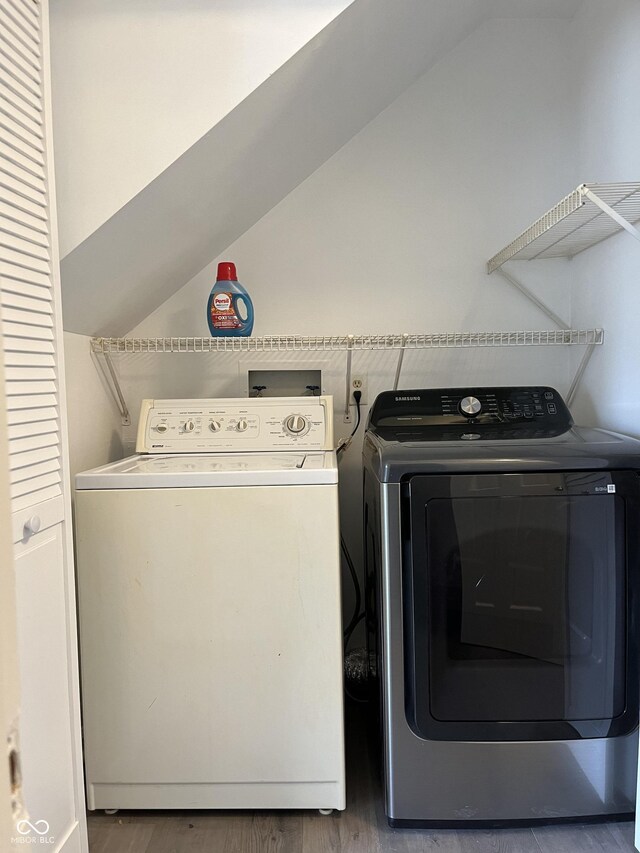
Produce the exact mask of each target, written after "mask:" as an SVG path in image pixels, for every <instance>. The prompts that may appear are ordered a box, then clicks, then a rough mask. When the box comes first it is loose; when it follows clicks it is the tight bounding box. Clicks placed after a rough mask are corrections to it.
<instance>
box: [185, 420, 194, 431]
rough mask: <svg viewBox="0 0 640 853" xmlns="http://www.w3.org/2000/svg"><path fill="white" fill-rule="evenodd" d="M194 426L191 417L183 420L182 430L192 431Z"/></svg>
mask: <svg viewBox="0 0 640 853" xmlns="http://www.w3.org/2000/svg"><path fill="white" fill-rule="evenodd" d="M195 428H196V425H195V422H194V421H192V420H191V419H189V420H188V421H185V422H184V431H185V432H193V431H194V429H195Z"/></svg>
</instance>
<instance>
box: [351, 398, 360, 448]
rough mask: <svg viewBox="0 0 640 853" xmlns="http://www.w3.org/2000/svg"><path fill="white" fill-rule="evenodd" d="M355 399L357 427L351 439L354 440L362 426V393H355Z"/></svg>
mask: <svg viewBox="0 0 640 853" xmlns="http://www.w3.org/2000/svg"><path fill="white" fill-rule="evenodd" d="M353 399H354V400H355V401H356V425H355V426H354V428H353V430H352V432H351V435H350V436H349V438H353V436H354V435H355V434H356V433H357V431H358V427H359V426H360V400H362V391H354V392H353Z"/></svg>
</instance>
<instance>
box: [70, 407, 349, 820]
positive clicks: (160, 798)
mask: <svg viewBox="0 0 640 853" xmlns="http://www.w3.org/2000/svg"><path fill="white" fill-rule="evenodd" d="M136 450H137V451H138V452H137V454H136V455H135V456H132V457H130V458H128V459H123V460H121V461H119V462H115V463H113V464H110V465H105V466H103V467H101V468H96V469H94V470H92V471H87V472H84V473H82V474H78V475H77V477H76V543H77V562H78V587H79V611H80V639H81V650H82V654H81V662H82V691H83V697H82V699H83V712H84V742H85V762H86V777H87V792H88V801H89V807H90V808H92V809H96V808H104V809H118V808H136V809H153V808H185V809H193V808H224V809H228V808H321V809H332V808H336V809H343V808H344V806H345V781H344V729H343V699H342V621H341V607H340V562H339V532H338V471H337V464H336V456H335V453H334V451H333V428H332V401H331V398H330V397H299V398H291V397H290V398H258V399H219V400H145V401H144V403H143V406H142V412H141V417H140V426H139V430H138V441H137V447H136Z"/></svg>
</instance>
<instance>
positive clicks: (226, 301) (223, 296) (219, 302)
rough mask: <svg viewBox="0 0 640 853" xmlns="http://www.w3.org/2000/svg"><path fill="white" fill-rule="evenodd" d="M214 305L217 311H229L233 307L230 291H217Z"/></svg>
mask: <svg viewBox="0 0 640 853" xmlns="http://www.w3.org/2000/svg"><path fill="white" fill-rule="evenodd" d="M213 305H214V308H215V309H216V311H228V310H229V309H230V308H231V295H230V294H229V293H216V295H215V296H214V297H213Z"/></svg>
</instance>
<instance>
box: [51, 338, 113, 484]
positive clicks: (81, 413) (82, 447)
mask: <svg viewBox="0 0 640 853" xmlns="http://www.w3.org/2000/svg"><path fill="white" fill-rule="evenodd" d="M64 358H65V377H66V390H67V419H68V426H69V467H70V472H71V484H72V485H73V482H74V477H75V475H76V474H77V473H78V472H79V471H85V470H86V469H87V468H93V467H95V466H97V465H104V464H106V463H107V462H110V461H111V460H113V459H119V458H120V457H121V456H122V455H123V450H122V426H121V421H120V417H119V415H118V412H117V409H116V406H115V403H114V402H113V400H112V398H111V396H110V395H109V391H108V390H107V387H106V384H105V382H104V380H103V379H102V376H101V374H100V373H99V372H98V370H97V369H96V364H95V362H94V359H93V357H92V355H91V350H90V338H88V337H87V336H86V335H74V334H72V333H71V332H65V333H64Z"/></svg>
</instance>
